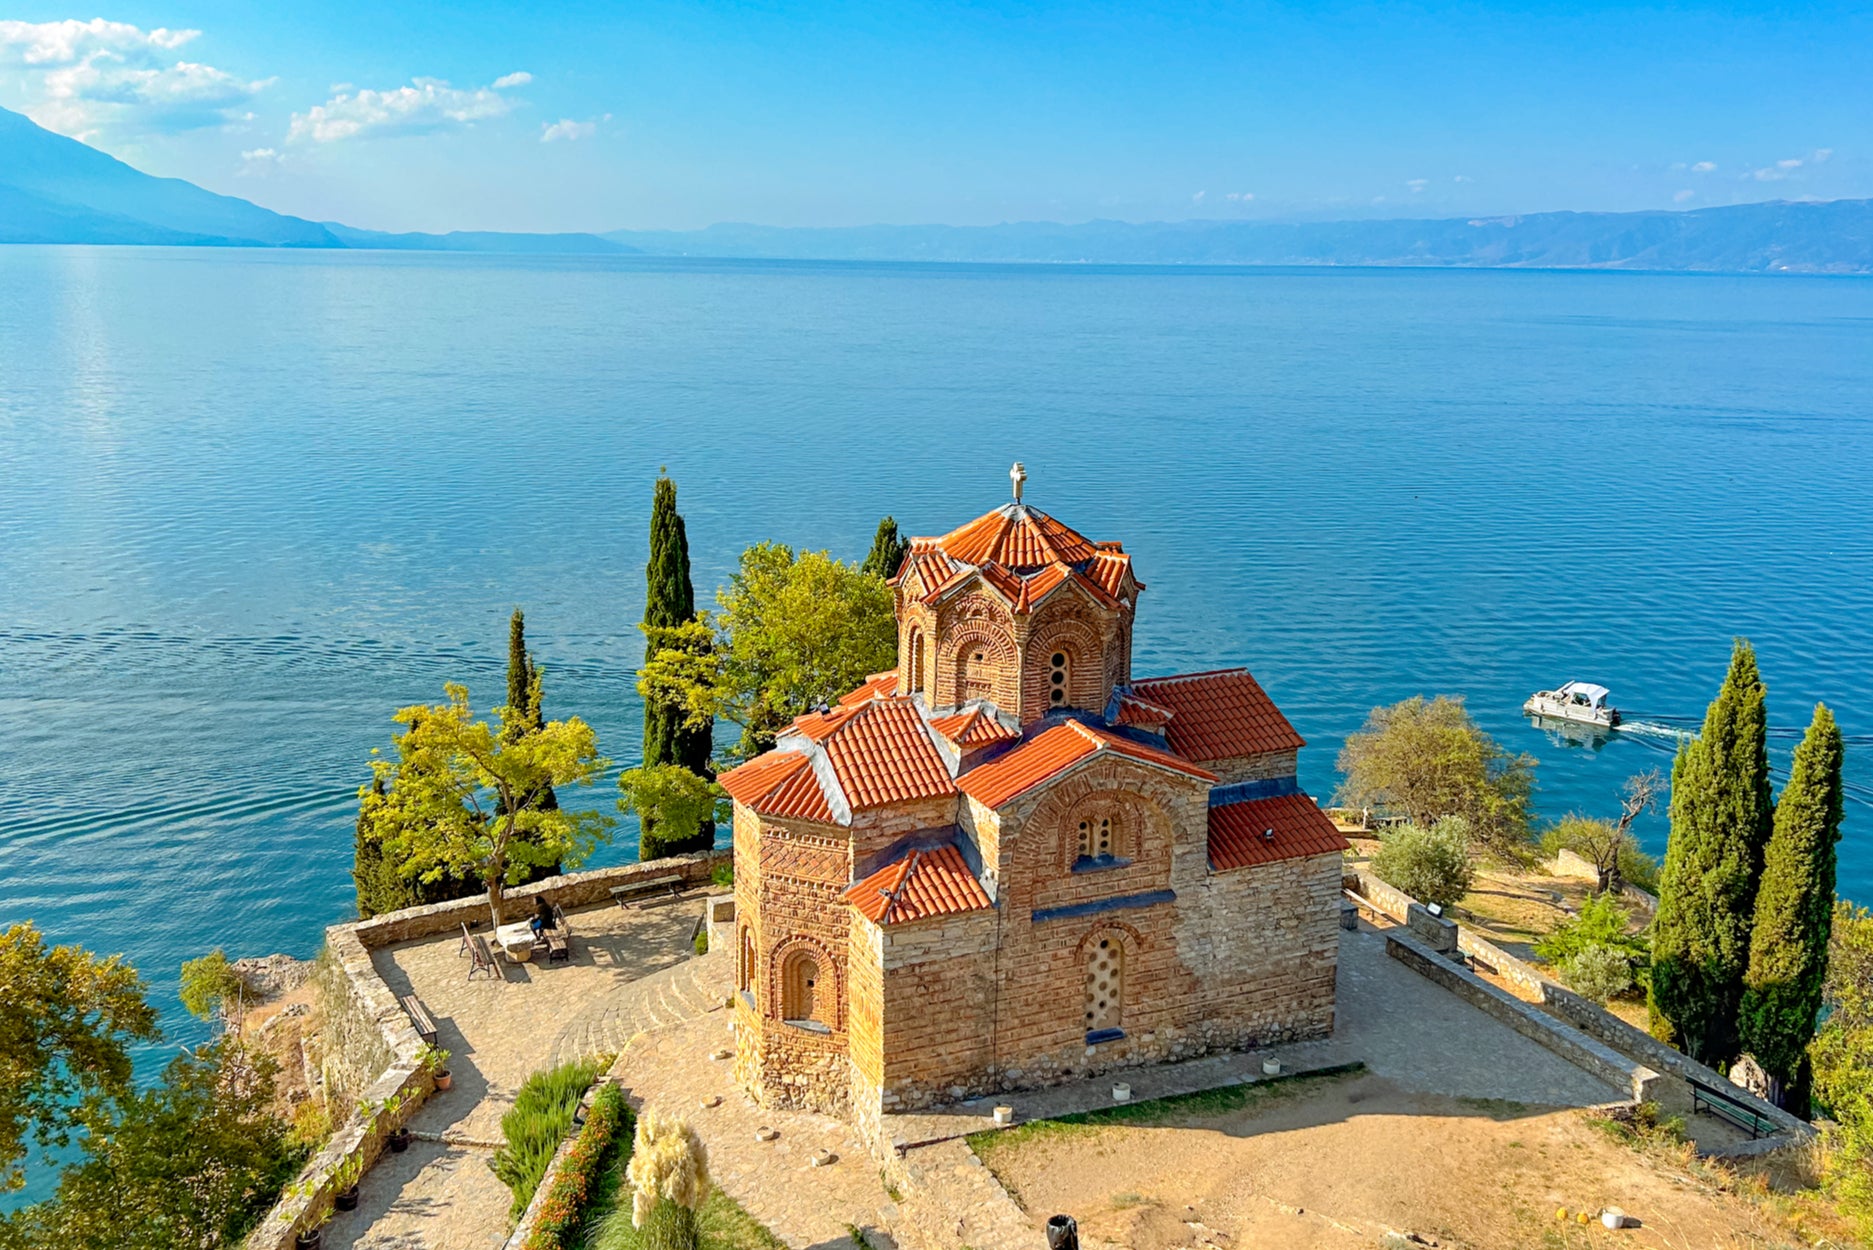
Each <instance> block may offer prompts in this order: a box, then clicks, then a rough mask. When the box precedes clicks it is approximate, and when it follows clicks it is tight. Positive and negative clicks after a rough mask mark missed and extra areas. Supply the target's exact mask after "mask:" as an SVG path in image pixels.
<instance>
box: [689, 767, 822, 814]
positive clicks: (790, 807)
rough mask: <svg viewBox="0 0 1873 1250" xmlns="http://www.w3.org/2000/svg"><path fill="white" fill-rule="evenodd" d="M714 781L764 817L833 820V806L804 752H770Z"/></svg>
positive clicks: (731, 795)
mask: <svg viewBox="0 0 1873 1250" xmlns="http://www.w3.org/2000/svg"><path fill="white" fill-rule="evenodd" d="M717 780H718V781H720V782H721V783H722V788H723V789H724V790H727V791H728V793H729V795H730V797H732V798H733V799H734V800H735V801H736V802H737V803H741V804H743V805H744V806H746V807H751V808H753V809H754V810H755V811H757V812H760V813H761V814H762V815H764V816H778V817H781V818H782V819H791V820H816V821H819V822H821V823H822V824H831V823H832V819H833V815H832V808H831V806H830V805H829V804H828V803H827V802H826V794H825V791H823V790H822V789H821V788H820V784H819V779H818V778H817V777H815V776H814V775H813V765H812V761H811V760H809V759H808V758H807V757H806V754H805V753H804V752H801V751H769V752H768V753H767V754H765V755H757V756H755V757H754V758H753V759H751V760H749V761H748V762H747V763H746V764H743V765H742V766H741V767H740V768H737V769H734V770H732V771H730V772H726V773H723V774H722V775H721V776H720V777H719V778H717Z"/></svg>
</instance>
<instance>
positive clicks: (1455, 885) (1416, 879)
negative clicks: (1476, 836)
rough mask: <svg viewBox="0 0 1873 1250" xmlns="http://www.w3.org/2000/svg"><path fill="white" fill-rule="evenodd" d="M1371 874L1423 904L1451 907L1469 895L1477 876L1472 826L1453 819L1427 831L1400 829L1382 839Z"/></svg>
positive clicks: (1373, 858)
mask: <svg viewBox="0 0 1873 1250" xmlns="http://www.w3.org/2000/svg"><path fill="white" fill-rule="evenodd" d="M1372 871H1373V872H1375V873H1377V874H1378V876H1379V880H1381V881H1383V882H1385V883H1386V884H1387V885H1390V886H1394V887H1396V888H1397V889H1400V890H1403V891H1404V892H1405V893H1407V894H1409V895H1411V897H1413V898H1415V899H1417V900H1418V901H1419V902H1420V903H1435V904H1437V905H1438V906H1440V907H1448V906H1450V905H1451V904H1452V903H1454V902H1456V901H1457V900H1458V899H1460V898H1462V897H1463V896H1464V895H1465V894H1467V893H1468V892H1469V889H1470V882H1471V880H1473V879H1474V878H1475V876H1476V868H1475V865H1473V864H1472V863H1471V862H1470V830H1469V825H1468V823H1467V822H1466V821H1464V820H1462V819H1461V818H1458V817H1454V816H1453V817H1447V818H1445V819H1443V820H1440V821H1438V822H1437V823H1436V824H1435V825H1431V826H1429V827H1428V828H1427V827H1425V826H1423V825H1401V826H1399V827H1398V828H1396V829H1393V830H1390V831H1388V832H1387V833H1385V834H1384V835H1382V836H1381V837H1380V839H1379V850H1378V853H1377V854H1376V855H1374V856H1373V857H1372Z"/></svg>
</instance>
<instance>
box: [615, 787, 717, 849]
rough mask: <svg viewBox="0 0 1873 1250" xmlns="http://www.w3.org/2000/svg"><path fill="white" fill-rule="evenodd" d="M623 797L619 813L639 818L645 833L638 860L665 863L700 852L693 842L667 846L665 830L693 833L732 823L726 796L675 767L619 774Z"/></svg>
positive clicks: (681, 841)
mask: <svg viewBox="0 0 1873 1250" xmlns="http://www.w3.org/2000/svg"><path fill="white" fill-rule="evenodd" d="M618 789H619V790H620V791H621V792H622V797H621V798H619V800H618V810H619V811H621V812H623V813H624V814H625V815H626V816H635V817H637V820H638V824H639V826H640V827H641V828H642V829H643V830H644V833H643V836H642V839H641V841H640V843H639V847H640V854H639V858H641V859H645V860H651V859H662V858H663V857H664V856H666V855H681V854H684V853H686V852H688V851H691V850H695V849H699V848H696V847H694V846H691V845H689V842H690V841H691V840H692V839H687V838H685V839H678V840H676V841H675V842H665V841H664V840H663V839H662V838H661V837H659V836H658V833H657V831H658V830H662V829H694V828H696V827H697V826H698V825H700V824H705V823H706V824H708V825H709V827H710V828H711V829H713V828H714V827H715V825H714V822H716V821H718V820H720V821H726V820H728V819H729V813H728V810H727V808H728V802H727V798H728V796H727V793H726V792H725V791H724V790H723V789H722V787H721V786H719V785H717V784H716V783H715V782H713V781H711V780H709V779H708V778H707V777H698V776H697V775H696V774H695V773H692V772H690V771H689V770H688V769H687V768H682V767H680V766H678V765H676V764H657V765H645V766H644V767H642V768H632V769H628V770H626V771H625V772H623V773H621V774H619V776H618Z"/></svg>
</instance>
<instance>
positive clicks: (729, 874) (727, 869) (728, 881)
mask: <svg viewBox="0 0 1873 1250" xmlns="http://www.w3.org/2000/svg"><path fill="white" fill-rule="evenodd" d="M709 884H711V885H716V886H720V887H721V888H723V889H725V890H726V889H727V888H728V887H730V886H732V885H734V884H735V861H734V860H732V859H731V860H728V861H726V862H724V863H720V864H717V865H716V866H715V867H713V868H711V869H710V870H709Z"/></svg>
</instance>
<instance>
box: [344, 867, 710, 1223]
mask: <svg viewBox="0 0 1873 1250" xmlns="http://www.w3.org/2000/svg"><path fill="white" fill-rule="evenodd" d="M701 911H702V908H701V901H700V895H692V896H689V897H686V898H684V899H682V900H672V901H671V902H668V903H652V904H648V905H645V906H642V907H635V908H629V909H626V908H620V907H616V906H609V905H607V906H603V907H592V908H586V909H583V910H579V911H574V912H572V913H570V914H569V915H568V917H567V920H568V923H569V924H570V925H571V927H572V933H573V938H572V959H571V961H570V962H569V963H559V964H553V965H550V966H548V965H546V964H544V963H520V964H510V963H508V962H507V961H506V960H505V959H503V958H502V957H501V956H499V955H497V956H496V957H495V958H496V961H497V964H498V967H499V970H500V979H499V980H491V979H489V978H487V977H485V976H477V977H476V978H475V979H474V980H473V981H469V980H468V979H467V975H468V967H469V960H468V957H467V956H466V955H464V954H461V953H459V952H460V947H461V935H460V933H457V934H455V935H453V936H442V937H433V938H423V939H420V940H417V941H413V942H402V943H398V944H397V945H394V946H387V947H384V948H383V949H381V950H378V951H374V952H373V953H372V956H371V958H372V962H373V963H374V964H375V965H376V967H377V971H378V973H379V975H381V976H382V977H383V978H384V982H385V984H387V985H388V986H389V987H390V990H391V992H392V993H394V994H396V995H398V996H399V997H401V996H402V995H405V994H411V993H414V994H415V995H416V996H417V997H419V998H421V999H422V1000H423V1003H424V1005H425V1006H427V1007H428V1008H429V1012H430V1014H431V1015H432V1016H434V1017H435V1020H436V1028H437V1033H438V1037H437V1044H438V1045H440V1046H443V1047H445V1048H446V1049H448V1050H449V1051H450V1052H451V1055H452V1058H451V1059H450V1060H449V1068H450V1070H451V1072H452V1073H453V1075H454V1078H455V1080H454V1087H453V1088H452V1089H450V1090H448V1091H447V1092H443V1093H438V1094H437V1095H436V1096H435V1097H434V1098H432V1099H430V1101H429V1102H428V1104H426V1105H425V1106H424V1107H423V1109H422V1110H421V1111H419V1112H418V1113H417V1114H416V1117H415V1118H414V1119H413V1120H412V1121H411V1123H410V1127H411V1129H412V1130H413V1131H414V1132H415V1133H416V1135H417V1137H418V1140H417V1141H416V1142H414V1143H413V1144H412V1145H411V1147H410V1149H409V1150H408V1151H406V1152H405V1153H403V1154H401V1155H396V1154H388V1153H386V1154H385V1155H384V1156H383V1158H382V1159H381V1160H380V1161H379V1162H378V1164H377V1165H376V1166H375V1167H373V1168H372V1169H371V1171H370V1172H369V1173H368V1174H367V1175H366V1176H365V1178H364V1182H363V1185H362V1187H361V1189H362V1193H361V1201H360V1202H359V1205H358V1209H357V1210H356V1211H351V1212H340V1213H339V1214H338V1215H336V1216H335V1217H334V1218H333V1220H332V1222H331V1223H330V1224H329V1225H327V1226H326V1229H325V1238H324V1244H325V1246H326V1247H327V1250H494V1248H496V1247H499V1246H500V1245H501V1243H502V1242H503V1241H505V1240H506V1238H507V1233H508V1215H507V1212H508V1204H509V1202H510V1201H511V1200H512V1195H511V1194H510V1193H509V1191H508V1188H507V1186H506V1185H504V1184H502V1183H501V1181H500V1180H499V1179H498V1178H497V1177H496V1176H495V1175H494V1172H493V1171H492V1170H491V1169H490V1168H489V1167H488V1156H489V1154H490V1153H491V1152H492V1150H493V1148H494V1147H495V1146H496V1145H498V1144H499V1143H500V1140H501V1116H502V1115H503V1114H504V1113H505V1112H506V1111H507V1109H508V1107H509V1106H511V1105H512V1104H513V1099H514V1093H515V1091H516V1090H517V1089H518V1088H519V1087H520V1084H521V1082H523V1081H524V1080H526V1078H527V1077H528V1076H530V1075H531V1074H533V1073H534V1072H537V1071H539V1070H541V1069H542V1068H548V1067H552V1066H553V1065H555V1064H556V1063H561V1062H564V1061H565V1060H567V1059H570V1058H574V1057H579V1056H580V1055H582V1054H583V1055H594V1054H598V1053H602V1052H605V1051H612V1052H615V1051H617V1050H619V1049H621V1048H622V1046H623V1044H624V1043H625V1042H626V1041H628V1040H629V1037H630V1033H629V1032H628V1031H627V1030H633V1029H635V1028H637V1027H640V1026H643V1025H650V1024H659V1023H666V1022H672V1021H675V1020H677V1019H680V1018H681V1013H682V1012H684V1011H700V1010H702V1009H703V1008H704V1007H705V1006H706V1004H704V1003H702V1002H701V1001H700V1000H698V999H697V998H696V997H695V996H694V995H693V994H690V995H688V996H680V995H674V994H672V995H670V996H669V997H668V998H667V999H666V998H662V997H659V996H658V995H659V992H660V991H664V990H666V989H667V988H668V987H667V986H666V982H669V981H672V980H675V979H679V978H680V977H681V976H682V974H683V973H684V971H685V969H686V968H687V966H688V964H689V963H690V962H692V960H693V952H692V949H691V946H690V934H691V932H692V930H693V928H694V926H695V923H696V920H697V917H698V916H700V915H701ZM485 928H486V926H485V925H484V926H483V930H484V931H485ZM541 958H544V955H542V956H541ZM666 970H667V973H666ZM660 973H665V975H662V976H660V975H659V974H660ZM646 1000H648V1001H646Z"/></svg>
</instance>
